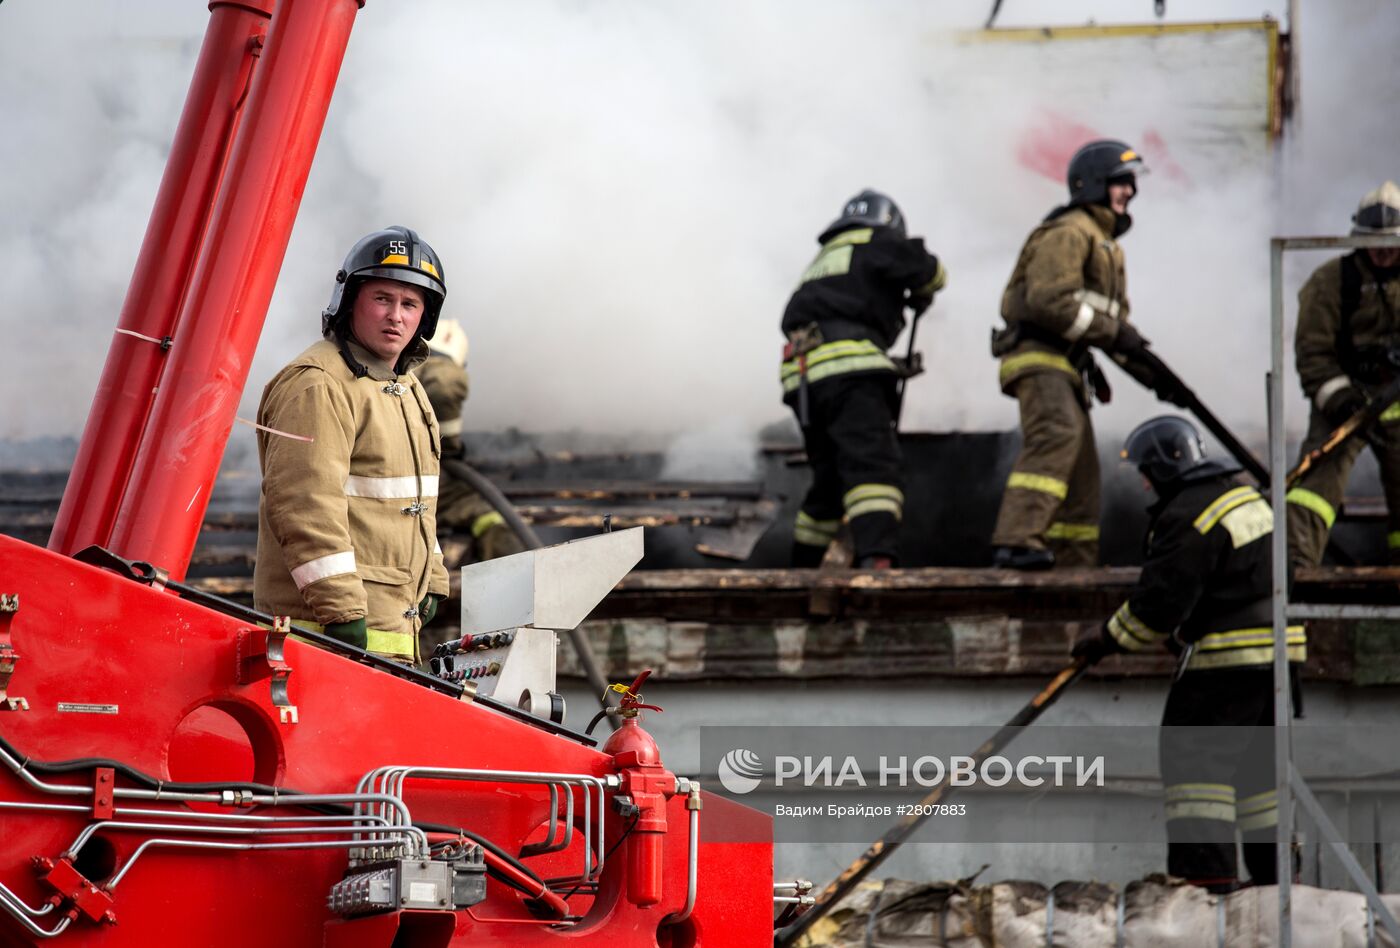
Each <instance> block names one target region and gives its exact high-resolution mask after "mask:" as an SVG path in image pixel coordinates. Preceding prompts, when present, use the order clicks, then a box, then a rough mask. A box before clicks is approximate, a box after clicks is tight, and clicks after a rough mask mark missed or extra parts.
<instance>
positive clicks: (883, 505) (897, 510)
mask: <svg viewBox="0 0 1400 948" xmlns="http://www.w3.org/2000/svg"><path fill="white" fill-rule="evenodd" d="M841 502H842V505H843V506H844V507H845V508H846V519H847V520H854V519H855V518H857V517H864V516H866V515H868V514H875V513H888V514H893V515H894V517H895V519H900V518H902V517H903V516H904V491H902V490H900V489H899V488H898V487H894V486H892V485H890V484H857V485H856V486H855V487H852V488H851V489H850V490H848V491H846V495H845V496H844V497H843V498H842V499H841Z"/></svg>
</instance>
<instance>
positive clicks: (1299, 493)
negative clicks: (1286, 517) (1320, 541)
mask: <svg viewBox="0 0 1400 948" xmlns="http://www.w3.org/2000/svg"><path fill="white" fill-rule="evenodd" d="M1284 500H1286V501H1287V502H1288V503H1290V504H1297V505H1298V506H1299V507H1302V508H1303V509H1304V510H1310V511H1312V512H1313V513H1315V514H1317V516H1318V517H1319V518H1320V519H1321V520H1322V522H1323V523H1324V524H1325V525H1326V526H1327V529H1328V530H1331V529H1332V524H1333V523H1335V522H1336V521H1337V511H1336V510H1335V509H1334V508H1333V507H1332V505H1331V504H1329V503H1328V502H1327V501H1326V500H1324V499H1323V498H1322V495H1320V494H1315V493H1313V492H1312V491H1310V490H1304V489H1303V488H1301V487H1295V488H1293V489H1292V490H1290V491H1289V492H1288V493H1287V494H1286V495H1285V496H1284Z"/></svg>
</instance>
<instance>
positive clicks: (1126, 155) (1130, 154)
mask: <svg viewBox="0 0 1400 948" xmlns="http://www.w3.org/2000/svg"><path fill="white" fill-rule="evenodd" d="M1137 156H1138V153H1137V152H1135V151H1133V150H1132V149H1131V148H1129V149H1128V150H1127V151H1125V152H1123V154H1121V155H1119V156H1118V160H1119V161H1132V160H1133V159H1135V158H1137Z"/></svg>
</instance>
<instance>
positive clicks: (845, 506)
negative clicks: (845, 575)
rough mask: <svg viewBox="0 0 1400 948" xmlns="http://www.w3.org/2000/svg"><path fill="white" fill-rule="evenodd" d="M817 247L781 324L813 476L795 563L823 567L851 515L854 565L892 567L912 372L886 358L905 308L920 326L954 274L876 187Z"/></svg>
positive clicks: (786, 391)
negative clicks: (906, 384) (905, 381)
mask: <svg viewBox="0 0 1400 948" xmlns="http://www.w3.org/2000/svg"><path fill="white" fill-rule="evenodd" d="M817 241H818V243H820V244H821V250H820V251H818V253H817V256H816V258H815V259H814V260H813V261H812V263H811V265H810V266H808V267H807V269H806V271H805V272H804V273H803V274H802V279H801V281H800V283H799V285H798V287H797V289H796V291H794V293H793V294H792V298H791V299H790V300H789V301H788V304H787V309H786V310H785V311H784V313H783V322H782V330H783V333H784V335H786V336H787V345H786V346H785V347H784V349H783V365H782V372H781V378H782V385H783V400H784V402H786V403H787V404H788V405H789V406H790V407H791V408H792V410H793V411H794V412H795V413H796V414H797V419H798V423H799V424H800V425H801V427H802V438H803V441H804V443H805V445H806V449H807V459H808V461H809V463H810V464H811V467H812V475H813V482H812V487H811V489H810V490H808V492H807V496H806V498H805V499H804V500H803V502H802V508H801V510H800V512H799V513H798V515H797V522H796V524H795V526H794V534H793V555H792V561H793V565H794V566H816V565H818V564H819V563H820V562H821V560H822V556H823V554H824V553H825V551H826V548H827V546H828V545H829V544H830V543H831V541H832V540H834V539H835V538H836V535H837V533H838V531H839V529H840V526H841V522H842V519H843V518H844V519H845V521H846V522H847V523H848V524H849V526H850V531H851V538H852V542H853V545H854V547H855V550H854V554H855V564H856V566H858V567H861V568H867V569H880V568H887V567H890V566H892V565H894V564H895V563H896V561H897V558H898V555H899V544H898V541H899V524H900V520H901V519H902V517H903V515H904V492H903V490H902V489H901V488H902V486H903V482H904V478H903V473H902V471H901V467H902V459H901V455H900V450H899V442H898V440H897V437H896V433H895V403H896V391H897V383H898V380H899V378H900V375H901V372H902V371H907V370H908V367H905V366H902V365H900V364H899V362H898V361H897V360H895V359H892V358H891V357H890V356H888V355H887V354H886V350H888V349H889V348H890V346H891V345H893V344H894V341H895V338H896V337H897V336H898V335H899V333H900V331H901V330H902V329H903V328H904V323H905V317H904V309H905V307H906V306H907V307H909V308H911V309H912V310H913V312H914V314H915V318H916V319H917V318H918V316H919V315H920V314H922V313H923V311H924V310H925V309H927V308H928V307H929V305H930V304H931V303H932V302H933V295H934V294H935V293H937V292H938V291H939V290H940V289H942V288H943V285H944V283H945V282H946V276H945V273H944V270H943V265H942V264H941V263H939V261H938V258H937V257H935V256H934V255H933V254H931V253H929V252H928V251H927V250H926V249H924V242H923V238H921V237H909V236H908V235H907V234H906V232H905V226H904V216H903V215H902V214H901V213H900V210H899V208H898V207H896V206H895V203H894V201H892V200H890V198H889V197H887V196H886V195H884V194H881V193H880V192H878V191H869V190H867V191H862V192H861V193H860V194H857V195H856V196H855V197H853V198H851V200H850V201H848V202H847V203H846V206H845V207H844V208H843V209H842V211H841V215H840V216H839V217H838V218H837V219H836V220H834V221H833V222H832V223H831V224H830V225H829V226H828V227H827V228H826V230H824V231H822V233H821V235H820V236H819V237H818V238H817Z"/></svg>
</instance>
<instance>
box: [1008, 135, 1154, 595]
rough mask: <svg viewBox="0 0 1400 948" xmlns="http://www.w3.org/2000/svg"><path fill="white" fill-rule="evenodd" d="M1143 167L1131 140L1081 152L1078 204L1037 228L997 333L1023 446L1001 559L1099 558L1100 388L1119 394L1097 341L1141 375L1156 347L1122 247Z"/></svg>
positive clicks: (1031, 565)
mask: <svg viewBox="0 0 1400 948" xmlns="http://www.w3.org/2000/svg"><path fill="white" fill-rule="evenodd" d="M1144 170H1145V169H1144V167H1143V163H1142V159H1141V158H1139V157H1138V154H1137V152H1135V151H1133V150H1132V149H1131V148H1129V147H1128V146H1127V145H1125V144H1124V143H1123V142H1120V141H1094V142H1090V143H1089V144H1087V145H1085V146H1084V147H1083V148H1080V149H1079V151H1078V152H1076V153H1075V155H1074V157H1073V158H1072V159H1071V160H1070V163H1069V171H1068V179H1069V203H1068V204H1066V205H1064V206H1062V207H1058V208H1056V209H1055V210H1053V211H1051V212H1050V214H1049V215H1048V216H1047V217H1046V218H1045V220H1044V221H1043V222H1042V223H1041V224H1040V226H1039V227H1037V228H1036V229H1035V230H1034V231H1032V232H1031V235H1030V237H1028V238H1027V239H1026V243H1025V246H1024V247H1022V248H1021V255H1020V258H1019V259H1018V260H1017V261H1016V268H1015V269H1014V270H1013V271H1012V274H1011V281H1010V282H1009V283H1008V284H1007V286H1006V291H1005V292H1004V293H1003V294H1002V298H1001V315H1002V318H1003V319H1004V320H1005V321H1006V328H1005V329H1002V330H999V331H996V332H994V333H993V337H992V355H993V356H997V357H1000V359H1001V390H1002V392H1003V394H1006V395H1008V396H1010V397H1012V398H1015V399H1016V401H1017V402H1018V403H1019V405H1020V412H1021V436H1022V447H1021V453H1020V456H1019V457H1017V459H1016V463H1015V465H1014V467H1013V468H1012V471H1011V476H1010V477H1009V478H1008V479H1007V482H1006V490H1005V493H1003V495H1002V500H1001V510H1000V512H999V513H998V515H997V523H996V530H995V532H994V533H993V535H992V545H993V547H994V551H993V565H994V566H998V567H1010V568H1013V569H1049V568H1050V567H1052V566H1055V565H1057V564H1058V565H1060V566H1094V565H1096V564H1097V562H1098V554H1099V460H1098V454H1097V453H1096V451H1097V449H1096V447H1095V445H1094V429H1093V426H1092V425H1091V424H1090V422H1089V405H1090V389H1091V388H1092V389H1093V391H1094V394H1096V395H1097V396H1098V397H1099V398H1100V400H1101V401H1105V402H1106V401H1108V398H1109V394H1110V393H1109V391H1108V385H1107V382H1106V380H1105V379H1104V378H1103V375H1102V373H1101V372H1100V371H1099V370H1098V368H1097V366H1096V365H1095V364H1094V361H1093V357H1092V355H1091V354H1090V352H1089V349H1090V347H1097V348H1099V349H1102V350H1104V351H1106V352H1108V353H1110V354H1111V355H1113V356H1114V357H1115V359H1116V360H1118V361H1120V365H1124V366H1125V367H1127V368H1129V371H1133V370H1132V368H1131V367H1130V365H1129V360H1130V359H1131V357H1132V355H1133V354H1134V353H1136V352H1139V351H1141V350H1142V348H1143V347H1145V346H1146V345H1147V340H1146V339H1144V338H1143V337H1142V336H1141V335H1140V334H1139V333H1138V331H1137V330H1136V329H1135V328H1134V327H1133V326H1132V324H1130V323H1129V322H1128V295H1127V283H1126V276H1125V273H1124V270H1123V251H1122V249H1121V248H1120V247H1119V246H1118V238H1120V237H1122V236H1123V234H1124V233H1126V232H1127V230H1128V228H1129V227H1130V226H1131V225H1132V218H1131V217H1129V216H1128V203H1129V202H1130V201H1131V200H1132V199H1133V197H1134V196H1135V195H1136V194H1137V174H1138V173H1139V172H1142V171H1144ZM1135 374H1137V373H1135ZM1086 380H1087V381H1088V384H1087V385H1086Z"/></svg>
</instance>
